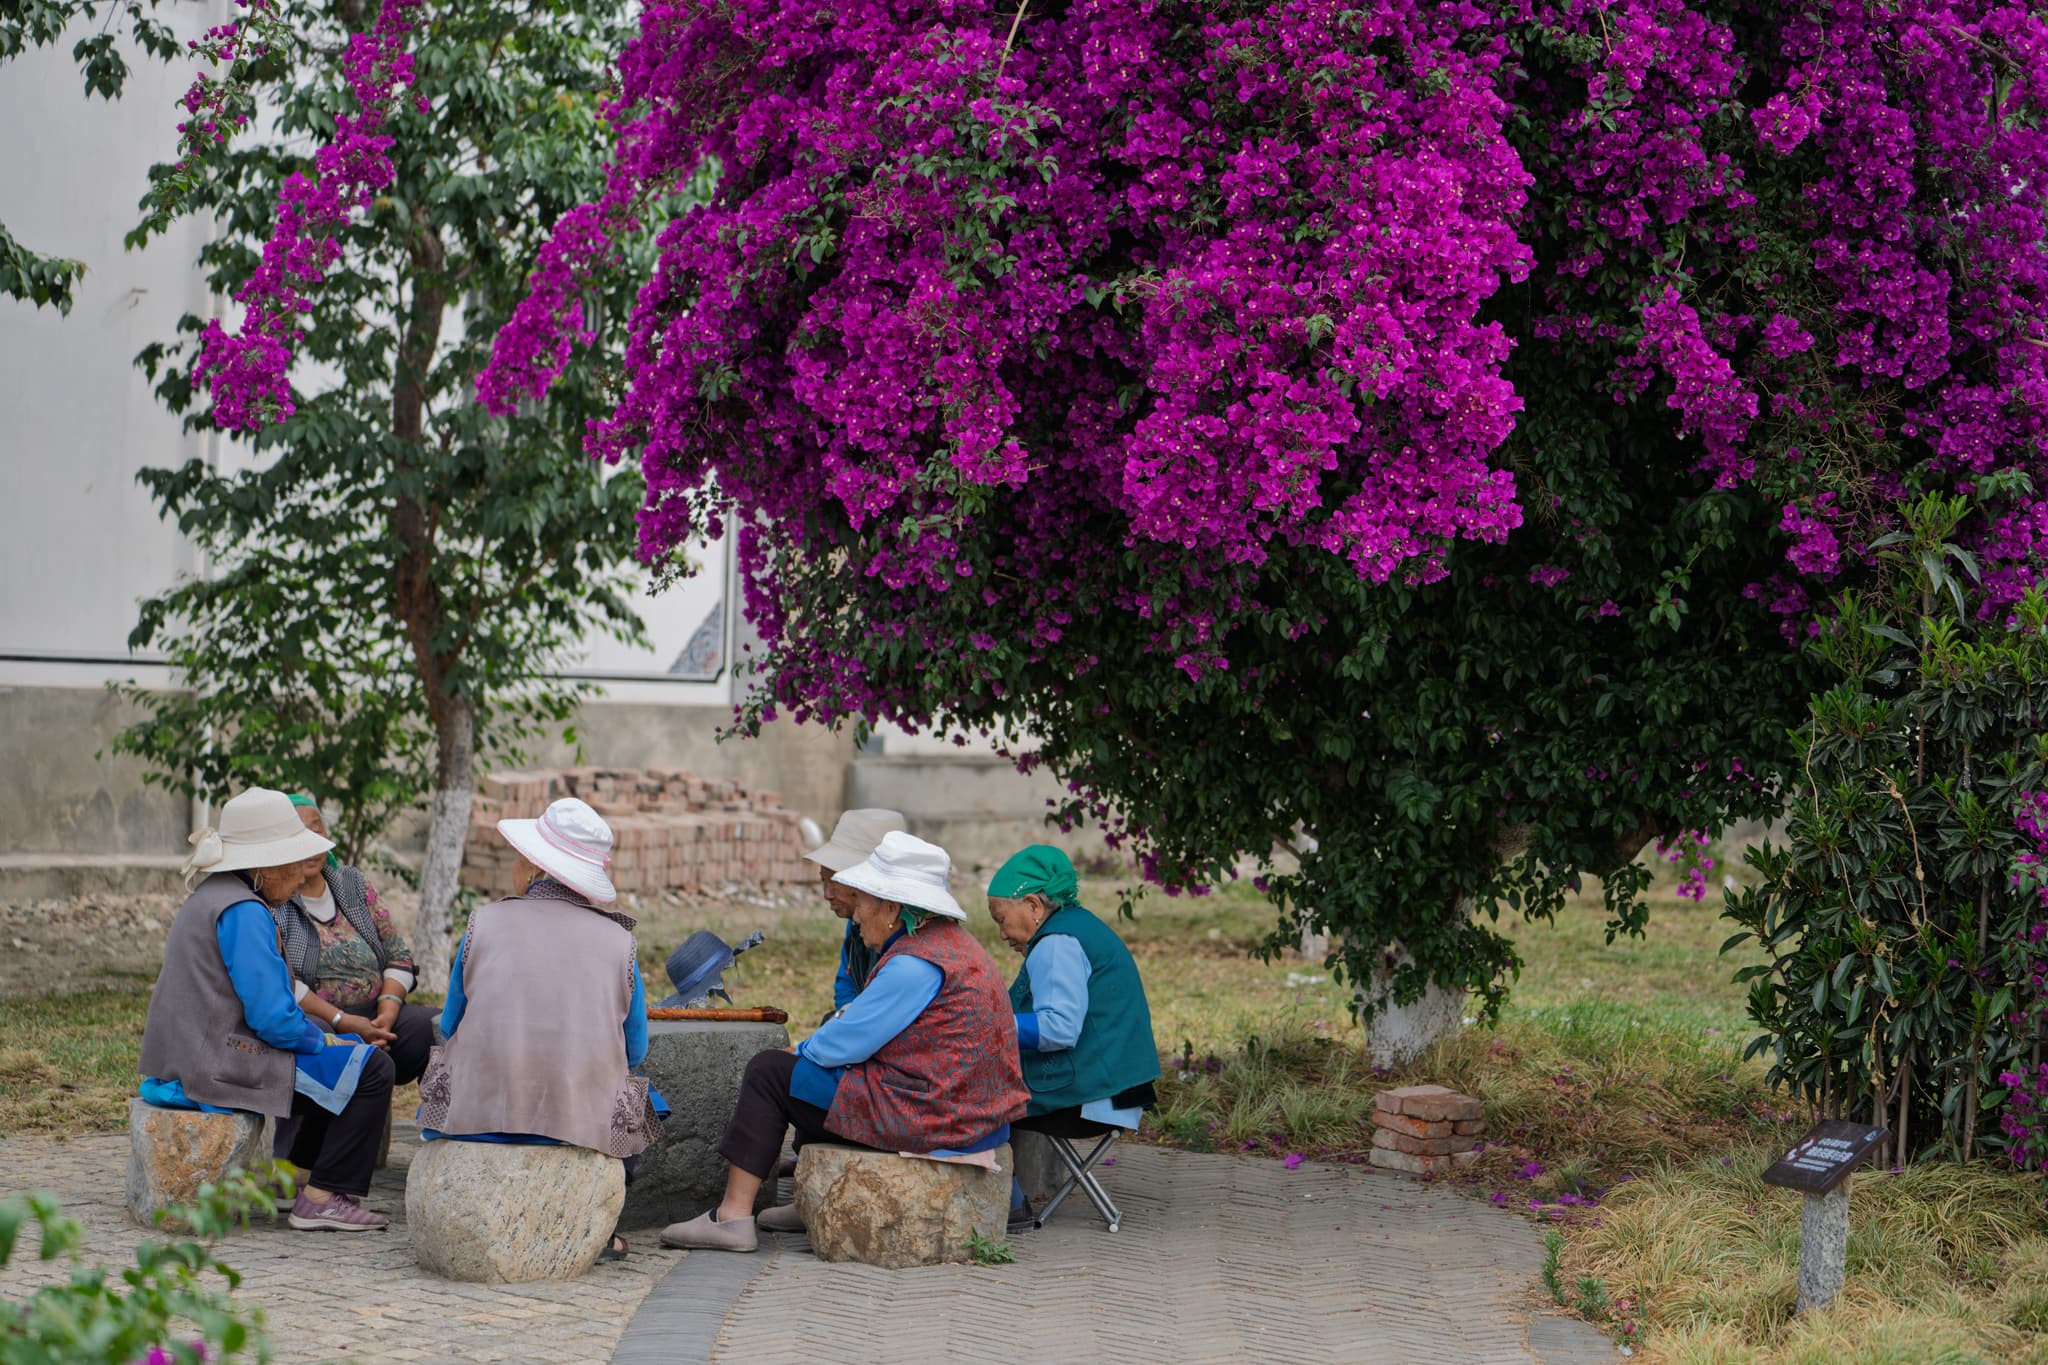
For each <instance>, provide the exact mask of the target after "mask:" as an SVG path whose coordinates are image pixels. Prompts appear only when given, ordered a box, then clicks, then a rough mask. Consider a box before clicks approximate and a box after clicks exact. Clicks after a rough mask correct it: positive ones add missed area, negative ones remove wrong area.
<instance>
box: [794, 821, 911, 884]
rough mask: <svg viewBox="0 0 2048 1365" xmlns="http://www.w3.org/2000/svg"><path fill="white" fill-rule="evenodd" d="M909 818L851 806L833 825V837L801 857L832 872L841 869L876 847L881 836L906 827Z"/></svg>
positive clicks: (840, 870) (907, 826) (842, 870)
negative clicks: (856, 808)
mask: <svg viewBox="0 0 2048 1365" xmlns="http://www.w3.org/2000/svg"><path fill="white" fill-rule="evenodd" d="M909 828H910V822H909V821H907V820H905V819H904V818H903V816H902V814H901V813H900V812H897V811H893V810H850V811H848V812H846V814H844V815H842V816H840V817H839V823H838V824H836V825H834V826H832V837H831V838H830V839H827V840H826V841H825V842H824V843H822V844H820V845H818V846H817V847H816V848H814V849H812V850H811V851H810V852H809V853H806V854H804V857H806V858H808V859H810V860H811V861H812V862H814V863H816V864H818V865H819V866H820V867H823V868H827V869H829V870H830V871H833V872H844V871H846V869H847V868H849V867H852V866H853V865H854V864H855V863H858V862H860V861H861V860H862V859H863V858H865V857H867V856H868V855H869V854H870V853H873V852H874V851H875V845H876V844H879V843H881V842H882V836H884V835H886V834H888V833H890V832H891V831H892V830H893V831H907V830H908V829H909Z"/></svg>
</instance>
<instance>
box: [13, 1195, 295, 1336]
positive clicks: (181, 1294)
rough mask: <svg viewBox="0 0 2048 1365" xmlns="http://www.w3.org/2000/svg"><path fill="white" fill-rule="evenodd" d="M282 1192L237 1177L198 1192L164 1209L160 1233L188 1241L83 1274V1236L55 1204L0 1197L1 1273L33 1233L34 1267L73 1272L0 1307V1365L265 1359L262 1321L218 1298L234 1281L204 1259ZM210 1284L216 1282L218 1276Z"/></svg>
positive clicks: (149, 1246) (145, 1246)
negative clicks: (166, 1230)
mask: <svg viewBox="0 0 2048 1365" xmlns="http://www.w3.org/2000/svg"><path fill="white" fill-rule="evenodd" d="M286 1188H289V1185H288V1183H287V1180H286V1178H284V1177H281V1176H279V1175H278V1174H277V1173H276V1171H275V1170H274V1169H273V1170H272V1171H271V1172H270V1173H268V1174H266V1175H262V1176H256V1175H249V1174H246V1173H241V1172H237V1173H236V1174H235V1175H233V1176H232V1177H230V1178H229V1179H228V1180H226V1181H223V1182H222V1183H221V1184H219V1185H205V1186H202V1187H201V1188H200V1191H199V1197H198V1198H197V1199H195V1200H194V1201H193V1202H192V1203H190V1204H186V1205H180V1206H178V1207H176V1208H173V1209H169V1210H166V1211H165V1212H164V1213H163V1214H161V1215H159V1220H160V1221H161V1222H162V1223H163V1225H164V1226H166V1227H183V1228H185V1229H188V1230H189V1234H190V1235H189V1236H185V1237H180V1238H177V1239H174V1240H171V1241H156V1240H149V1241H145V1242H143V1243H142V1244H141V1245H140V1246H138V1247H136V1248H135V1259H134V1262H133V1264H131V1265H128V1266H125V1267H123V1268H122V1269H120V1270H119V1271H115V1270H111V1269H109V1268H108V1267H106V1266H101V1265H88V1264H87V1263H86V1261H85V1258H84V1256H83V1254H82V1252H81V1248H82V1246H83V1244H84V1240H85V1229H84V1228H83V1227H82V1226H80V1224H79V1222H78V1220H77V1219H75V1218H71V1217H68V1216H66V1215H65V1213H64V1211H63V1209H62V1208H60V1207H59V1206H58V1203H57V1200H56V1197H55V1196H53V1195H50V1194H48V1193H43V1192H35V1191H32V1192H30V1193H27V1194H16V1195H10V1196H8V1197H7V1198H6V1199H0V1270H4V1269H6V1268H7V1266H8V1265H9V1263H10V1262H11V1261H12V1260H13V1259H14V1257H15V1255H16V1253H17V1252H18V1251H21V1250H23V1249H24V1248H25V1247H26V1246H28V1245H29V1243H28V1242H27V1241H26V1240H25V1239H24V1235H23V1234H24V1233H26V1232H28V1231H29V1229H30V1226H31V1225H34V1228H35V1229H36V1231H37V1232H39V1233H40V1236H39V1238H38V1239H37V1240H36V1242H35V1243H34V1244H33V1245H34V1246H35V1255H36V1258H37V1259H38V1260H42V1261H56V1260H59V1259H68V1260H69V1261H70V1263H71V1273H70V1275H69V1276H68V1277H67V1278H66V1279H65V1280H64V1281H63V1283H61V1284H52V1285H47V1286H45V1287H44V1288H41V1289H38V1290H36V1291H34V1292H33V1293H31V1294H30V1295H29V1296H28V1297H27V1298H25V1299H22V1300H20V1301H15V1300H7V1299H0V1365H59V1363H60V1362H62V1363H63V1365H79V1363H80V1362H87V1361H94V1362H102V1361H103V1362H106V1365H130V1362H142V1361H147V1362H148V1365H171V1362H174V1361H175V1362H176V1363H177V1365H198V1362H200V1361H210V1362H216V1363H220V1365H224V1363H225V1362H235V1361H264V1360H268V1359H270V1342H269V1339H268V1338H267V1337H266V1336H265V1335H264V1331H263V1315H262V1313H261V1312H259V1311H256V1310H253V1309H247V1310H245V1309H242V1308H239V1307H237V1306H236V1305H235V1304H234V1303H233V1302H232V1301H231V1300H230V1299H229V1297H228V1294H229V1292H230V1291H232V1290H234V1289H235V1288H236V1287H237V1286H239V1285H240V1284H241V1282H242V1277H241V1276H240V1275H239V1274H238V1273H237V1272H236V1271H235V1270H234V1268H233V1267H232V1266H230V1265H228V1264H227V1263H226V1262H225V1261H222V1260H220V1259H219V1258H218V1257H216V1256H215V1255H214V1250H213V1246H214V1243H215V1242H216V1241H217V1240H218V1239H219V1238H221V1237H223V1236H225V1235H227V1233H228V1232H230V1231H231V1230H233V1229H234V1228H236V1227H239V1226H244V1225H246V1224H247V1223H248V1220H249V1215H250V1214H252V1213H255V1212H258V1211H261V1210H267V1209H269V1208H270V1207H271V1201H272V1200H273V1198H275V1196H276V1195H277V1193H278V1192H279V1191H280V1190H282V1189H286ZM215 1277H218V1282H217V1283H216V1278H215Z"/></svg>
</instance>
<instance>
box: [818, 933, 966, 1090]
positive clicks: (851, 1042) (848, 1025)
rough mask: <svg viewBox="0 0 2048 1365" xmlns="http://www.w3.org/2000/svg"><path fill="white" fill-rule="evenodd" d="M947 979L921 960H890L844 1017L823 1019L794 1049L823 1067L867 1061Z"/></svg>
mask: <svg viewBox="0 0 2048 1365" xmlns="http://www.w3.org/2000/svg"><path fill="white" fill-rule="evenodd" d="M945 980H946V977H945V973H943V972H941V971H940V970H939V969H938V968H937V967H934V966H933V965H932V964H931V963H929V962H926V961H925V960H924V959H923V958H917V957H896V958H891V959H890V960H889V961H888V962H887V963H886V964H884V966H883V967H882V969H881V970H880V971H878V972H876V973H875V974H874V976H873V977H872V978H870V979H869V981H868V988H867V989H866V990H864V991H862V992H861V993H860V994H859V995H858V996H856V997H855V998H854V1001H853V1003H852V1004H850V1005H848V1006H847V1007H846V1012H845V1013H844V1014H841V1015H839V1016H838V1017H837V1018H834V1019H828V1020H826V1021H825V1023H824V1025H823V1026H822V1027H820V1028H819V1030H818V1031H817V1032H816V1033H813V1034H812V1035H811V1036H810V1037H808V1038H806V1039H804V1040H803V1042H802V1043H800V1044H798V1045H797V1049H796V1055H797V1056H799V1057H801V1058H803V1059H804V1060H805V1061H808V1062H811V1063H813V1064H814V1065H817V1066H822V1067H827V1068H830V1067H835V1066H852V1065H853V1064H854V1063H855V1062H864V1061H866V1060H867V1059H868V1058H870V1057H872V1056H874V1055H875V1054H876V1053H877V1052H879V1051H881V1048H882V1044H884V1043H886V1042H888V1041H889V1040H890V1039H891V1038H894V1037H895V1036H896V1035H897V1034H899V1033H901V1032H903V1030H905V1029H907V1028H909V1027H910V1026H911V1024H912V1023H913V1022H915V1021H916V1019H917V1016H918V1015H920V1014H923V1013H924V1011H925V1006H927V1005H929V1004H931V1003H932V1001H933V1000H935V999H937V998H938V994H939V987H940V986H941V985H943V984H945Z"/></svg>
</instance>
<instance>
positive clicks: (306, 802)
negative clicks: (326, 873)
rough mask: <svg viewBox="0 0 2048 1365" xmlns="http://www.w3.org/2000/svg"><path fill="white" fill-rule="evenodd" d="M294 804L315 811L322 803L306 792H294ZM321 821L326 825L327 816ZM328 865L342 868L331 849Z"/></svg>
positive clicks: (328, 854) (322, 817)
mask: <svg viewBox="0 0 2048 1365" xmlns="http://www.w3.org/2000/svg"><path fill="white" fill-rule="evenodd" d="M292 804H293V805H294V806H311V807H312V808H313V809H314V810H319V809H320V803H319V802H318V801H315V800H314V799H313V798H312V797H311V796H309V795H307V794H306V793H305V792H293V793H292ZM320 819H321V821H322V822H323V823H324V822H325V821H326V819H327V817H326V816H325V815H322V816H321V817H320ZM327 865H328V866H329V867H340V866H341V859H339V858H337V857H335V856H334V850H333V849H331V848H330V849H328V850H327Z"/></svg>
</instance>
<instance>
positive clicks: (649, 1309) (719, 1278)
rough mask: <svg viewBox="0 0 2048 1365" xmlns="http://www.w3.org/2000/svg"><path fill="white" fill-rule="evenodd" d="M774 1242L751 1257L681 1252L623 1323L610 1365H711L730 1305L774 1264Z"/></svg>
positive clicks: (769, 1242) (769, 1241)
mask: <svg viewBox="0 0 2048 1365" xmlns="http://www.w3.org/2000/svg"><path fill="white" fill-rule="evenodd" d="M774 1240H775V1239H773V1238H769V1239H768V1240H767V1244H766V1245H764V1246H763V1248H762V1249H761V1251H758V1252H755V1253H754V1254H753V1255H752V1256H730V1255H721V1254H719V1253H717V1252H702V1253H698V1254H695V1255H693V1254H691V1253H688V1252H684V1253H682V1255H683V1259H682V1260H681V1261H679V1262H677V1264H676V1265H675V1266H674V1267H673V1268H672V1269H671V1270H670V1271H669V1272H668V1274H666V1275H664V1276H662V1278H661V1280H660V1281H659V1282H658V1283H656V1284H655V1286H654V1289H653V1290H652V1292H650V1293H649V1294H648V1296H647V1298H646V1300H645V1301H644V1302H642V1303H641V1305H640V1311H639V1312H637V1313H635V1314H634V1315H633V1320H632V1321H631V1322H630V1323H628V1324H627V1325H626V1334H625V1335H624V1336H623V1337H621V1338H619V1345H618V1349H617V1350H615V1351H613V1352H612V1359H611V1365H710V1360H711V1353H712V1351H713V1350H714V1349H715V1348H716V1347H717V1345H718V1334H719V1331H720V1330H721V1329H722V1328H723V1327H724V1326H725V1319H726V1315H727V1314H728V1313H730V1312H731V1311H732V1305H733V1301H734V1300H735V1299H737V1298H739V1296H740V1293H741V1291H742V1290H744V1289H745V1288H746V1287H747V1285H748V1284H749V1283H750V1282H752V1280H753V1279H754V1277H755V1276H757V1275H759V1274H761V1273H762V1272H763V1271H765V1270H767V1269H768V1268H769V1267H770V1266H772V1265H773V1264H774V1263H775V1258H776V1256H777V1254H778V1253H777V1252H776V1251H775V1250H774V1249H773V1248H774Z"/></svg>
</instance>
